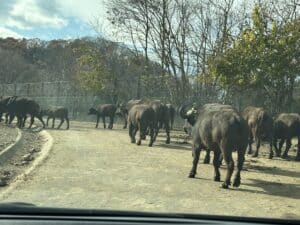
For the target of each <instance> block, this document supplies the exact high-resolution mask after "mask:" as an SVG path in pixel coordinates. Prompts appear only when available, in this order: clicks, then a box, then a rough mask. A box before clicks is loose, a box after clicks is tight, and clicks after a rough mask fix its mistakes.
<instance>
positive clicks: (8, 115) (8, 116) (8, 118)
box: [5, 113, 15, 124]
mask: <svg viewBox="0 0 300 225" xmlns="http://www.w3.org/2000/svg"><path fill="white" fill-rule="evenodd" d="M10 118H15V117H14V116H13V115H12V114H11V115H10V114H9V113H6V114H5V124H7V123H8V122H9V120H10Z"/></svg>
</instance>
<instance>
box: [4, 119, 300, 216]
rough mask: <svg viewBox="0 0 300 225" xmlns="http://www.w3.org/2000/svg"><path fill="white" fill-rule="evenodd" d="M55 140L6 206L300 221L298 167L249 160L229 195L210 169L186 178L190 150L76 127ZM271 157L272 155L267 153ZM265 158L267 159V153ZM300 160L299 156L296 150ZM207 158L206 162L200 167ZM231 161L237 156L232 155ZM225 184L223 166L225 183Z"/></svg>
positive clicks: (79, 124)
mask: <svg viewBox="0 0 300 225" xmlns="http://www.w3.org/2000/svg"><path fill="white" fill-rule="evenodd" d="M48 131H49V133H50V134H51V135H52V136H53V138H54V146H53V150H52V151H51V153H50V156H49V158H48V160H47V161H46V162H45V163H44V164H43V165H42V166H40V167H38V168H37V169H36V170H35V171H34V172H33V173H32V174H31V176H29V177H28V179H27V180H26V181H24V182H23V183H22V184H21V185H19V186H18V187H17V188H16V189H15V190H14V191H13V192H11V194H10V195H8V197H7V198H6V199H4V201H23V202H32V203H35V204H37V205H39V206H51V207H52V206H53V207H73V208H100V209H121V210H142V211H156V212H188V213H204V214H220V215H236V216H258V217H272V218H274V217H284V218H287V217H295V218H300V210H299V209H300V163H299V162H294V161H287V160H282V159H279V158H274V159H273V160H268V159H267V156H266V155H262V156H260V158H258V159H253V158H251V157H247V159H246V162H245V166H244V168H245V170H244V171H242V174H241V176H242V185H241V186H240V188H238V189H229V190H224V189H221V188H220V185H221V183H218V182H214V181H213V166H212V165H211V164H210V165H203V164H202V163H200V164H199V167H198V174H197V175H196V179H190V178H187V176H188V173H189V170H190V168H191V163H192V156H191V146H190V145H188V144H185V145H183V144H176V143H174V141H173V142H172V143H171V144H170V145H166V144H164V142H163V139H162V138H161V137H160V138H159V139H158V141H157V142H156V143H155V145H154V147H152V148H149V147H148V146H147V144H148V139H147V140H146V141H144V142H143V143H142V146H136V145H134V144H130V142H129V137H128V133H127V130H122V129H121V126H116V127H114V129H113V130H104V129H103V128H101V129H100V128H99V129H94V123H84V122H74V121H73V122H72V123H71V129H70V130H68V131H66V130H51V129H49V130H48ZM266 153H267V152H266ZM266 153H265V154H266ZM290 153H291V154H294V155H295V151H294V150H291V151H290ZM203 157H204V154H203V153H202V155H201V161H202V160H203ZM234 157H236V156H235V155H234ZM224 177H225V169H224V166H222V171H221V179H222V178H224Z"/></svg>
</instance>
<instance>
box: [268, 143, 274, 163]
mask: <svg viewBox="0 0 300 225" xmlns="http://www.w3.org/2000/svg"><path fill="white" fill-rule="evenodd" d="M272 142H273V140H272V139H271V140H270V142H269V150H270V152H269V159H272V158H273V156H274V152H273V145H272Z"/></svg>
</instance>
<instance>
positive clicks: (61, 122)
mask: <svg viewBox="0 0 300 225" xmlns="http://www.w3.org/2000/svg"><path fill="white" fill-rule="evenodd" d="M64 122H65V119H63V118H61V120H60V124H59V125H58V127H57V129H59V128H60V127H61V125H62V124H63V123H64Z"/></svg>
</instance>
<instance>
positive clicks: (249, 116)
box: [242, 106, 274, 159]
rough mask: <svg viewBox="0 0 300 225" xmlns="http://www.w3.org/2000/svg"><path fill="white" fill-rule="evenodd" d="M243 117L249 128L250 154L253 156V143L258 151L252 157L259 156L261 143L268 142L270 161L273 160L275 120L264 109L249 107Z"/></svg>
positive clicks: (244, 111)
mask: <svg viewBox="0 0 300 225" xmlns="http://www.w3.org/2000/svg"><path fill="white" fill-rule="evenodd" d="M242 116H243V117H244V119H245V120H246V121H247V123H248V126H249V149H248V154H252V146H251V145H252V142H253V140H254V141H255V143H256V151H255V152H254V154H253V155H252V156H253V157H257V156H258V151H259V147H260V144H261V141H267V142H268V143H269V146H270V152H269V159H271V158H273V155H274V153H273V149H272V142H273V141H272V139H273V119H272V117H271V116H270V115H269V114H268V113H267V112H266V111H265V110H264V109H263V108H258V107H253V106H248V107H246V108H245V109H244V110H243V111H242Z"/></svg>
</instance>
